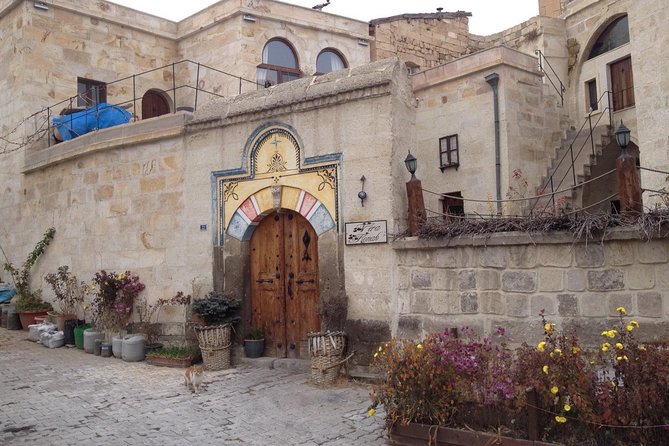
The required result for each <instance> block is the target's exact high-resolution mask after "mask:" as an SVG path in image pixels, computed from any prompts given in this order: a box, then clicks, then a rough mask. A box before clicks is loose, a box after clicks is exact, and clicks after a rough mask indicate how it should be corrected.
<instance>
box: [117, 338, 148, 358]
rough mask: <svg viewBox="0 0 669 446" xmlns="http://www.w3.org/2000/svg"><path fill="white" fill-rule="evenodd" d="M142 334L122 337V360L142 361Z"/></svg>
mask: <svg viewBox="0 0 669 446" xmlns="http://www.w3.org/2000/svg"><path fill="white" fill-rule="evenodd" d="M145 342H146V341H145V340H144V336H128V337H126V338H125V339H123V346H122V347H121V349H122V352H121V353H122V355H121V357H122V358H123V360H124V361H127V362H137V361H144V358H145V354H144V343H145Z"/></svg>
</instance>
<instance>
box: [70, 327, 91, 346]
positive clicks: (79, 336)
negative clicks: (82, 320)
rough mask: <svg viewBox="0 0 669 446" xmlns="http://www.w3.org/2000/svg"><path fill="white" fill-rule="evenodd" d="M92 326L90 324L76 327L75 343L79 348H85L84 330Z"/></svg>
mask: <svg viewBox="0 0 669 446" xmlns="http://www.w3.org/2000/svg"><path fill="white" fill-rule="evenodd" d="M89 328H91V326H90V324H83V325H78V326H76V327H75V328H74V345H76V346H77V348H78V349H82V350H83V348H84V332H85V331H86V330H88V329H89Z"/></svg>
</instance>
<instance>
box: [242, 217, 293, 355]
mask: <svg viewBox="0 0 669 446" xmlns="http://www.w3.org/2000/svg"><path fill="white" fill-rule="evenodd" d="M282 235H283V221H282V219H281V217H280V216H278V215H270V216H268V217H266V218H265V219H264V220H263V222H262V224H260V225H259V226H258V227H257V228H256V230H255V231H254V233H253V237H252V238H251V246H250V251H251V252H250V255H251V261H250V264H251V296H252V299H251V308H252V310H251V321H250V323H251V326H260V327H263V330H264V331H265V350H266V354H268V355H271V356H277V357H284V356H285V348H286V331H285V302H284V296H283V289H284V274H283V271H282V267H283V265H282V263H283V262H282V257H283V244H282V243H281V239H282Z"/></svg>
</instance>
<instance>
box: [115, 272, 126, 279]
mask: <svg viewBox="0 0 669 446" xmlns="http://www.w3.org/2000/svg"><path fill="white" fill-rule="evenodd" d="M116 277H118V280H123V279H125V273H120V274H119V275H118V276H116Z"/></svg>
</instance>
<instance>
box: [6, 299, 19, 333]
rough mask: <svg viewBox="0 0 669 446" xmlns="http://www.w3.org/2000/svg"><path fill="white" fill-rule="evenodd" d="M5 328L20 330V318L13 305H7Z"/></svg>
mask: <svg viewBox="0 0 669 446" xmlns="http://www.w3.org/2000/svg"><path fill="white" fill-rule="evenodd" d="M7 306H8V307H9V308H7V330H20V329H21V319H20V318H19V314H18V313H17V312H16V308H15V307H14V305H7Z"/></svg>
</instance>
